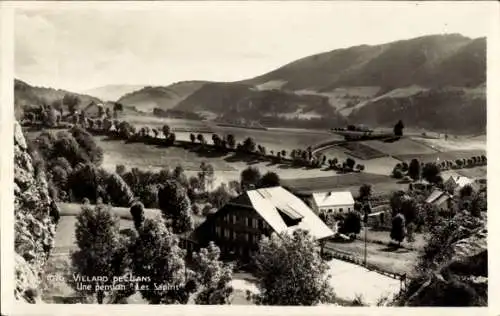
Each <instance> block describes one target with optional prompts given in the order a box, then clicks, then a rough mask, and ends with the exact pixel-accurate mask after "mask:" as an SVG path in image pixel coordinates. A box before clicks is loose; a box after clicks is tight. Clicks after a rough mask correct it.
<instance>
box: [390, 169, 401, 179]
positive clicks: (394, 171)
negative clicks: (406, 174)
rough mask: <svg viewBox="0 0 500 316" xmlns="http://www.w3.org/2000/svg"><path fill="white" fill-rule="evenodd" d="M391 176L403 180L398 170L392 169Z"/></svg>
mask: <svg viewBox="0 0 500 316" xmlns="http://www.w3.org/2000/svg"><path fill="white" fill-rule="evenodd" d="M392 176H393V177H394V178H395V179H402V178H403V172H402V171H401V170H400V169H397V168H394V170H392Z"/></svg>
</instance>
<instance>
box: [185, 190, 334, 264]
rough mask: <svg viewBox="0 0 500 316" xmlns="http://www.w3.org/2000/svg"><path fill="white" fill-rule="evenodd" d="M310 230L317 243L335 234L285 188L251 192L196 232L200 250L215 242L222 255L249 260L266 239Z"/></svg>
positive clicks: (213, 215) (209, 219) (195, 236)
mask: <svg viewBox="0 0 500 316" xmlns="http://www.w3.org/2000/svg"><path fill="white" fill-rule="evenodd" d="M297 229H303V230H307V231H309V233H310V234H311V235H312V236H313V238H315V239H316V240H323V239H325V238H328V237H330V236H333V234H334V232H333V231H332V230H331V229H330V228H329V227H328V226H327V225H326V224H325V223H324V222H323V221H322V220H321V219H320V218H319V217H318V216H317V215H316V214H315V213H314V212H313V210H312V209H311V208H310V207H309V206H307V205H306V204H305V203H304V202H303V201H302V200H301V199H299V198H298V197H296V196H295V195H293V194H292V193H290V192H289V191H287V190H286V189H284V188H282V187H271V188H261V189H256V190H249V191H246V192H245V193H243V194H241V195H239V196H238V197H236V198H234V199H232V200H231V201H229V202H228V203H227V204H226V205H224V206H223V207H222V208H221V209H219V210H218V211H217V212H216V213H214V214H212V215H210V216H209V217H208V218H207V219H206V221H205V222H204V223H203V224H201V225H200V226H199V227H198V228H197V229H196V230H195V231H194V232H193V233H194V238H195V239H196V240H197V241H198V243H199V246H200V247H204V246H206V245H207V244H208V243H209V242H210V241H213V242H215V243H216V244H217V246H219V248H220V249H221V252H222V254H223V256H225V257H237V258H239V259H241V260H243V261H246V260H248V259H249V258H250V257H251V255H252V253H254V252H255V251H257V250H258V243H259V241H260V240H261V238H262V237H263V236H270V235H271V234H272V233H283V232H288V233H292V232H293V231H295V230H297Z"/></svg>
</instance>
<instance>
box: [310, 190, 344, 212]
mask: <svg viewBox="0 0 500 316" xmlns="http://www.w3.org/2000/svg"><path fill="white" fill-rule="evenodd" d="M312 204H313V208H314V210H315V211H316V213H318V214H319V213H322V212H326V213H332V214H336V213H347V212H350V211H353V210H354V198H353V197H352V194H351V192H350V191H338V192H332V191H328V192H315V193H313V194H312Z"/></svg>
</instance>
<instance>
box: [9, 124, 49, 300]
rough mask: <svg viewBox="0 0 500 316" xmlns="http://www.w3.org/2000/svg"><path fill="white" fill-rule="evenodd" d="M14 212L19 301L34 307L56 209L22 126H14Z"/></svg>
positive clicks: (16, 289)
mask: <svg viewBox="0 0 500 316" xmlns="http://www.w3.org/2000/svg"><path fill="white" fill-rule="evenodd" d="M14 197H15V198H14V212H15V224H14V225H15V227H14V229H15V235H14V248H15V252H16V255H15V279H16V288H15V290H14V295H15V297H16V299H18V300H23V301H26V302H30V303H34V302H37V301H38V300H39V291H38V287H39V285H40V282H41V277H42V275H41V274H42V270H43V266H44V264H45V262H46V261H47V258H48V254H49V252H50V250H51V249H52V247H53V244H54V235H55V223H54V221H53V220H52V217H51V210H52V211H53V209H52V207H53V206H54V205H55V204H54V203H53V201H52V199H51V198H50V196H49V193H48V185H47V180H46V177H45V174H44V172H43V171H40V172H36V171H35V168H34V167H33V163H32V156H31V155H30V153H29V151H28V146H27V144H26V140H25V138H24V135H23V133H22V130H21V127H20V125H19V124H18V123H17V122H16V123H15V125H14Z"/></svg>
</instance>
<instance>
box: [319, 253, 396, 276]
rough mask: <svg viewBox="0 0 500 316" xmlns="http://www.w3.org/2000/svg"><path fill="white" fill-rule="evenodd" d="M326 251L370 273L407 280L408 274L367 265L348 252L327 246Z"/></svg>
mask: <svg viewBox="0 0 500 316" xmlns="http://www.w3.org/2000/svg"><path fill="white" fill-rule="evenodd" d="M325 250H327V251H328V252H329V254H331V255H332V256H333V257H334V258H335V259H338V260H342V261H345V262H349V263H353V264H356V265H359V266H362V267H365V268H366V269H368V270H370V271H375V272H377V273H379V274H382V275H385V276H387V277H390V278H392V279H395V280H403V279H405V278H406V274H400V273H396V272H391V271H387V270H384V269H381V268H380V267H378V266H376V265H374V264H371V263H368V262H367V263H366V264H365V263H364V260H362V259H360V258H357V257H355V256H353V255H352V254H350V253H347V252H344V251H341V250H338V249H333V248H329V247H327V246H325Z"/></svg>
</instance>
